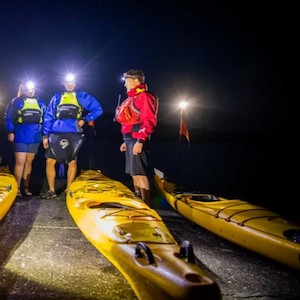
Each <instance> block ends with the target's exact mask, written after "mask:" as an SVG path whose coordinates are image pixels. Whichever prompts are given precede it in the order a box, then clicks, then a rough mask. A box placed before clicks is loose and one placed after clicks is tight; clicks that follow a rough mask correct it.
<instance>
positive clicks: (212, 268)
mask: <svg viewBox="0 0 300 300" xmlns="http://www.w3.org/2000/svg"><path fill="white" fill-rule="evenodd" d="M152 207H153V208H154V209H156V210H157V212H158V213H159V214H160V215H161V217H162V218H163V220H164V222H165V223H166V225H167V226H168V228H169V229H170V231H171V233H172V234H173V235H174V237H175V238H176V239H177V240H178V242H180V241H183V240H189V241H190V242H191V243H192V245H193V248H194V253H195V255H196V257H197V259H198V260H197V264H199V265H200V266H202V267H203V268H204V269H205V270H206V271H207V272H208V274H210V275H211V276H212V278H214V279H215V280H216V281H217V283H218V284H219V286H220V289H221V292H222V296H223V299H226V300H234V299H259V300H262V299H263V300H266V299H272V300H274V299H276V300H279V299H282V300H283V299H300V276H299V272H297V271H295V270H292V269H290V268H287V267H285V266H282V265H280V264H278V263H276V262H273V261H271V260H269V259H267V258H264V257H262V256H259V255H256V254H255V253H253V252H250V251H248V250H245V249H243V248H241V247H238V246H236V245H233V244H232V243H230V242H227V241H226V240H224V239H222V238H219V237H218V236H215V235H213V234H211V233H209V232H208V231H207V230H205V229H203V228H201V227H199V226H198V225H196V224H194V223H192V222H190V221H188V220H186V219H185V218H183V217H182V216H180V215H179V214H177V213H176V212H174V211H173V210H172V209H171V208H170V207H169V206H168V205H167V204H166V202H164V200H163V199H162V198H161V197H160V195H158V194H155V193H154V194H153V195H152ZM0 249H1V251H0V299H12V300H15V299H20V300H21V299H22V300H27V299H28V300H29V299H61V300H68V299H103V300H104V299H114V300H117V299H122V300H126V299H128V300H129V299H130V300H134V299H137V297H136V296H135V294H134V292H133V290H132V289H131V287H130V285H129V284H128V283H127V281H126V280H125V279H124V278H123V276H122V275H121V274H120V273H119V271H118V270H117V269H116V268H115V267H114V266H113V265H112V264H111V263H110V262H109V261H108V260H107V259H106V258H105V257H104V256H103V255H102V254H101V253H100V252H98V251H97V250H96V249H95V248H94V246H93V245H91V244H90V243H89V242H88V240H87V239H86V238H85V237H84V235H83V234H82V233H81V231H80V230H79V229H78V227H77V226H76V224H75V223H74V221H73V219H72V217H71V216H70V214H69V212H68V209H67V207H66V202H65V195H64V193H62V194H60V195H59V196H58V198H56V199H51V200H43V199H41V198H40V197H39V196H34V197H31V198H17V199H16V200H15V202H14V204H13V206H12V208H11V209H10V211H9V212H8V214H7V215H6V217H5V218H4V219H3V220H2V221H1V223H0ZM199 299H201V295H199Z"/></svg>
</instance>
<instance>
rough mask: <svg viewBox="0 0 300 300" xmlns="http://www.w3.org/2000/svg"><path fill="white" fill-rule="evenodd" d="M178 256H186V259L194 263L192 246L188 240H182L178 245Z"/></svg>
mask: <svg viewBox="0 0 300 300" xmlns="http://www.w3.org/2000/svg"><path fill="white" fill-rule="evenodd" d="M179 257H180V258H185V257H187V261H188V262H190V263H192V264H194V263H195V255H194V250H193V246H192V244H191V243H190V242H189V241H183V242H182V243H181V245H180V252H179Z"/></svg>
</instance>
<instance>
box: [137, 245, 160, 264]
mask: <svg viewBox="0 0 300 300" xmlns="http://www.w3.org/2000/svg"><path fill="white" fill-rule="evenodd" d="M142 250H144V251H145V253H146V255H147V258H148V262H149V265H151V264H155V259H154V256H153V254H152V251H151V249H150V248H149V247H148V246H147V245H146V243H143V242H139V243H137V244H136V249H135V257H138V258H141V257H143V254H142Z"/></svg>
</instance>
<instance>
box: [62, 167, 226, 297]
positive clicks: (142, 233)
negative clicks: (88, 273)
mask: <svg viewBox="0 0 300 300" xmlns="http://www.w3.org/2000/svg"><path fill="white" fill-rule="evenodd" d="M66 199H67V207H68V210H69V212H70V214H71V216H72V218H73V220H74V221H75V223H76V224H77V226H78V227H79V229H80V230H81V232H82V233H83V234H84V235H85V237H86V238H87V239H88V240H89V241H90V242H91V243H92V244H93V245H94V246H95V247H96V249H98V250H99V251H100V252H101V253H102V254H103V255H104V256H105V257H106V258H107V259H108V260H109V261H110V262H111V263H112V264H113V265H114V266H115V267H116V268H117V269H118V270H119V271H120V273H121V274H122V275H123V276H124V278H125V279H126V280H127V281H128V282H129V284H130V285H131V287H132V289H133V291H134V292H135V294H136V295H137V297H138V298H139V299H141V300H153V299H156V300H167V299H168V300H171V299H197V300H198V299H214V300H216V299H221V293H220V289H219V286H218V285H217V283H216V282H215V281H214V280H213V279H212V278H210V277H209V276H208V274H207V273H206V272H205V271H204V270H202V269H201V268H200V267H199V264H198V265H197V264H195V261H194V255H193V248H192V245H191V244H190V243H189V242H188V241H183V242H182V244H181V245H179V244H178V243H177V242H176V241H175V239H174V238H173V236H172V235H171V233H170V232H169V230H168V228H167V227H166V225H165V224H164V223H163V221H162V219H161V217H160V216H159V215H158V214H157V213H156V212H155V211H154V210H153V209H151V208H150V207H149V206H147V205H146V204H145V203H144V202H143V201H142V200H141V199H139V198H137V197H136V196H135V195H134V193H133V192H132V191H131V190H130V189H129V188H128V187H126V186H125V185H124V184H122V183H121V182H119V181H115V180H112V179H110V178H108V177H107V176H105V175H103V174H102V173H101V171H94V170H86V171H83V172H81V174H80V175H79V176H78V177H77V178H76V179H75V180H74V182H73V183H72V184H71V186H70V188H69V189H68V191H67V197H66ZM98 280H101V278H99V279H98Z"/></svg>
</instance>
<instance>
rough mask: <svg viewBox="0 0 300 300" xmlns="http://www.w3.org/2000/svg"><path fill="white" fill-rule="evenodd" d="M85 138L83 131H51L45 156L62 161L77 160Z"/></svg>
mask: <svg viewBox="0 0 300 300" xmlns="http://www.w3.org/2000/svg"><path fill="white" fill-rule="evenodd" d="M84 140H85V136H84V135H83V134H81V133H55V134H54V133H51V134H50V135H49V147H48V149H47V150H46V153H45V157H46V158H53V159H55V160H57V161H58V162H61V163H69V162H70V161H72V160H77V153H78V151H79V149H80V148H81V146H82V143H83V142H84Z"/></svg>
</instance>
